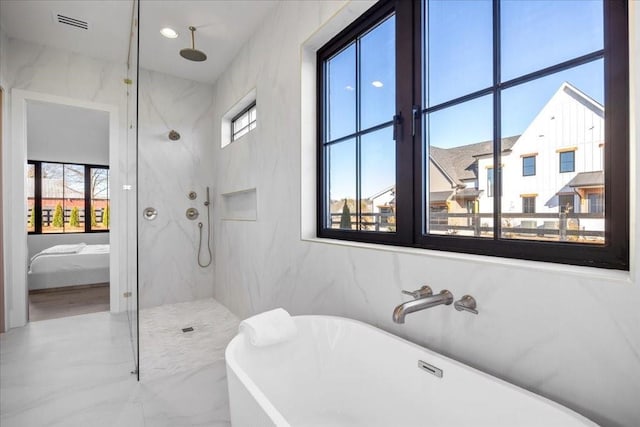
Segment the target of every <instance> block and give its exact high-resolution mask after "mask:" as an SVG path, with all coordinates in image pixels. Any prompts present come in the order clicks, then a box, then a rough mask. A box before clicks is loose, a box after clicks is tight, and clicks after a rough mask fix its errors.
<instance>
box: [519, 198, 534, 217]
mask: <svg viewBox="0 0 640 427" xmlns="http://www.w3.org/2000/svg"><path fill="white" fill-rule="evenodd" d="M522 213H536V197H535V196H523V197H522Z"/></svg>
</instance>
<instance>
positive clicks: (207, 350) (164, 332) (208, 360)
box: [139, 298, 240, 379]
mask: <svg viewBox="0 0 640 427" xmlns="http://www.w3.org/2000/svg"><path fill="white" fill-rule="evenodd" d="M139 317H140V375H141V378H142V379H151V378H157V377H159V376H163V375H170V374H174V373H178V372H184V371H192V370H194V369H199V368H201V367H203V366H206V365H209V364H212V363H215V362H216V361H220V360H224V350H225V348H226V347H227V344H228V343H229V341H231V338H233V337H234V336H235V335H236V333H237V331H238V324H239V322H240V321H239V319H238V318H237V317H236V316H235V315H233V313H231V312H230V311H229V310H227V308H226V307H225V306H223V305H222V304H220V303H219V302H217V301H216V300H215V299H213V298H207V299H201V300H196V301H190V302H183V303H178V304H166V305H161V306H158V307H153V308H147V309H143V310H140V316H139ZM183 328H193V331H191V332H183V331H182V329H183Z"/></svg>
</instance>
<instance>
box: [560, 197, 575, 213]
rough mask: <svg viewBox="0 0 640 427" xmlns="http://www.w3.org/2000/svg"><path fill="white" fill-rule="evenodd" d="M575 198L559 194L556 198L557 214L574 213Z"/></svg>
mask: <svg viewBox="0 0 640 427" xmlns="http://www.w3.org/2000/svg"><path fill="white" fill-rule="evenodd" d="M575 199H576V198H575V196H574V195H573V194H561V195H560V196H558V212H560V213H572V212H575Z"/></svg>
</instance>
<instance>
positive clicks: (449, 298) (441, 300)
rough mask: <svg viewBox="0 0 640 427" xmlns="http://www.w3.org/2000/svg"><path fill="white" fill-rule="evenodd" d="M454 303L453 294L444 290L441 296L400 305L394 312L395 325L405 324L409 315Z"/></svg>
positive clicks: (437, 295) (423, 298)
mask: <svg viewBox="0 0 640 427" xmlns="http://www.w3.org/2000/svg"><path fill="white" fill-rule="evenodd" d="M452 302H453V294H451V292H449V291H448V290H446V289H443V290H442V291H440V293H439V294H436V295H432V296H425V297H422V298H417V299H414V300H411V301H407V302H405V303H402V304H400V305H399V306H397V307H396V308H395V310H393V321H394V322H395V323H404V318H405V317H406V315H407V314H409V313H413V312H415V311H420V310H425V309H427V308H431V307H435V306H437V305H450V304H451V303H452Z"/></svg>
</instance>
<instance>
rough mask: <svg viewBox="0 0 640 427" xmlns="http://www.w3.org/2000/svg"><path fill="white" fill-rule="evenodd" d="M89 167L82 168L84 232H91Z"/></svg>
mask: <svg viewBox="0 0 640 427" xmlns="http://www.w3.org/2000/svg"><path fill="white" fill-rule="evenodd" d="M91 212H92V211H91V167H89V166H88V165H85V166H84V232H85V233H88V232H89V231H91Z"/></svg>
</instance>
